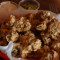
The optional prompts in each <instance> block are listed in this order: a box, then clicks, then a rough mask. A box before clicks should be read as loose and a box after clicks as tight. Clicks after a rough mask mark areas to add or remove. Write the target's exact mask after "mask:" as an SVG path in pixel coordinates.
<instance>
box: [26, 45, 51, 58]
mask: <svg viewBox="0 0 60 60" xmlns="http://www.w3.org/2000/svg"><path fill="white" fill-rule="evenodd" d="M49 52H50V48H49V47H48V46H47V45H44V46H42V47H41V48H40V49H38V50H37V51H32V52H31V53H29V54H28V55H27V57H26V58H39V59H40V58H41V57H42V56H43V54H47V53H49Z"/></svg>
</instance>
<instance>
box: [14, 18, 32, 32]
mask: <svg viewBox="0 0 60 60" xmlns="http://www.w3.org/2000/svg"><path fill="white" fill-rule="evenodd" d="M30 29H31V23H30V22H29V20H27V19H25V17H21V18H20V20H17V21H16V22H15V24H14V26H13V30H15V31H18V32H23V31H28V30H30Z"/></svg>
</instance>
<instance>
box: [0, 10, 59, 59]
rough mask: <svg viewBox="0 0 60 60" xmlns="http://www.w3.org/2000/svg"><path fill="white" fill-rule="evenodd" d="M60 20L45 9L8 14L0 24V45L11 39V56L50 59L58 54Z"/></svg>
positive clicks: (4, 44)
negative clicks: (16, 15)
mask: <svg viewBox="0 0 60 60" xmlns="http://www.w3.org/2000/svg"><path fill="white" fill-rule="evenodd" d="M59 39H60V21H59V20H57V19H56V18H55V17H50V13H49V12H47V11H43V10H41V11H39V12H38V13H36V14H26V15H24V16H20V18H16V17H15V16H14V15H11V16H10V19H9V20H4V21H2V22H1V24H0V45H1V46H6V45H7V44H8V43H9V42H10V41H13V43H14V46H13V49H12V56H13V57H21V58H40V59H41V60H52V59H54V58H56V57H58V56H60V41H59Z"/></svg>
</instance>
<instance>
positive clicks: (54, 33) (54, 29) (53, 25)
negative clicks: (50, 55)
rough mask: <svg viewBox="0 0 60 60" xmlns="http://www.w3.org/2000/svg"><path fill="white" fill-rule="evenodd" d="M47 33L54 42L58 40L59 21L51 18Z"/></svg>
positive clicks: (59, 32)
mask: <svg viewBox="0 0 60 60" xmlns="http://www.w3.org/2000/svg"><path fill="white" fill-rule="evenodd" d="M47 31H48V33H49V34H50V36H51V37H52V38H53V39H54V40H56V39H58V38H59V37H60V21H59V20H57V19H55V18H52V20H51V22H50V23H49V25H48V29H47Z"/></svg>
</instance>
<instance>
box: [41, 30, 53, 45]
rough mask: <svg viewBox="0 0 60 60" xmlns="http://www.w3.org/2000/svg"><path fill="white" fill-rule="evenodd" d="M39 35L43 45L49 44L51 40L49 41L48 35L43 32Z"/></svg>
mask: <svg viewBox="0 0 60 60" xmlns="http://www.w3.org/2000/svg"><path fill="white" fill-rule="evenodd" d="M40 35H41V38H42V40H43V42H44V44H46V45H50V44H51V42H52V40H51V38H50V36H49V33H46V32H44V31H42V32H41V34H40Z"/></svg>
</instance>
